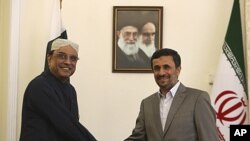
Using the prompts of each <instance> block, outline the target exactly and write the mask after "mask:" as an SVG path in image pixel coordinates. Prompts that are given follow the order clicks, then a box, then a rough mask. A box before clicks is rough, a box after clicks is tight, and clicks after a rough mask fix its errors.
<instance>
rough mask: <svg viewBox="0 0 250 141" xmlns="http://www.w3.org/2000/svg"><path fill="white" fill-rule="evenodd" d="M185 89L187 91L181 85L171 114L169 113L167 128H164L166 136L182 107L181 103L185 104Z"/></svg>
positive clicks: (170, 111) (171, 108)
mask: <svg viewBox="0 0 250 141" xmlns="http://www.w3.org/2000/svg"><path fill="white" fill-rule="evenodd" d="M185 89H186V88H185V86H184V85H183V84H180V86H179V88H178V90H177V92H176V94H175V96H174V99H173V102H172V105H171V107H170V110H169V113H168V117H167V121H166V124H165V128H164V134H166V132H167V130H168V128H169V126H170V124H171V122H172V121H173V118H174V115H175V114H176V112H177V111H178V109H179V107H180V106H181V103H182V102H183V100H184V99H185V97H186V95H185V94H183V92H184V91H185Z"/></svg>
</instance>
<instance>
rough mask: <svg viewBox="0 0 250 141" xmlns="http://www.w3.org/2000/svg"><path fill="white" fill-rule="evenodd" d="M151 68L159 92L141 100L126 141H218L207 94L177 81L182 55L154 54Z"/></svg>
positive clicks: (163, 51)
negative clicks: (133, 125) (133, 124)
mask: <svg viewBox="0 0 250 141" xmlns="http://www.w3.org/2000/svg"><path fill="white" fill-rule="evenodd" d="M151 66H152V69H153V72H154V78H155V81H156V83H157V85H158V86H159V88H160V89H159V91H158V92H156V93H154V94H152V95H151V96H149V97H147V98H145V99H143V100H142V102H141V107H140V112H139V115H138V118H137V120H136V126H135V128H134V130H133V132H132V134H131V135H130V136H129V137H128V138H127V139H125V141H218V134H217V128H216V117H215V111H214V109H213V107H212V106H211V103H210V97H209V95H208V93H207V92H205V91H202V90H198V89H194V88H190V87H186V86H184V85H183V84H182V83H181V82H180V81H179V80H178V76H179V74H180V72H181V58H180V56H179V54H178V53H177V52H176V51H174V50H172V49H168V48H163V49H160V50H158V51H156V52H155V53H154V54H153V56H152V58H151Z"/></svg>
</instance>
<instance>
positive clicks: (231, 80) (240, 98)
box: [211, 0, 248, 141]
mask: <svg viewBox="0 0 250 141" xmlns="http://www.w3.org/2000/svg"><path fill="white" fill-rule="evenodd" d="M241 27H242V26H241V16H240V3H239V0H234V4H233V8H232V12H231V18H230V21H229V25H228V29H227V33H226V36H225V41H224V44H223V47H222V50H223V52H222V54H221V56H220V60H219V65H218V70H217V74H216V75H215V79H214V86H213V89H212V93H211V102H212V105H213V106H214V109H215V111H216V117H217V120H216V124H217V129H218V133H219V138H220V141H229V140H230V139H229V137H230V135H229V127H230V125H242V124H247V123H248V121H247V116H248V111H247V104H248V97H247V85H246V77H245V76H246V75H245V65H244V52H243V40H242V28H241Z"/></svg>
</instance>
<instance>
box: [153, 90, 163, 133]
mask: <svg viewBox="0 0 250 141" xmlns="http://www.w3.org/2000/svg"><path fill="white" fill-rule="evenodd" d="M152 100H153V104H152V110H153V112H154V118H153V119H154V120H155V123H156V128H157V130H158V133H160V134H161V135H162V134H163V130H162V125H161V117H160V99H159V96H158V93H155V95H154V98H153V99H152Z"/></svg>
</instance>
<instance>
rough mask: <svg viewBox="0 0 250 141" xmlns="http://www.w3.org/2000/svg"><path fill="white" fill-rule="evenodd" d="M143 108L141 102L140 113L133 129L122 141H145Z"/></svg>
mask: <svg viewBox="0 0 250 141" xmlns="http://www.w3.org/2000/svg"><path fill="white" fill-rule="evenodd" d="M143 107H144V106H143V101H142V102H141V106H140V112H139V115H138V117H137V119H136V125H135V128H134V129H133V131H132V134H131V135H130V136H129V137H128V138H127V139H125V140H124V141H147V138H146V129H145V120H144V108H143Z"/></svg>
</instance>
